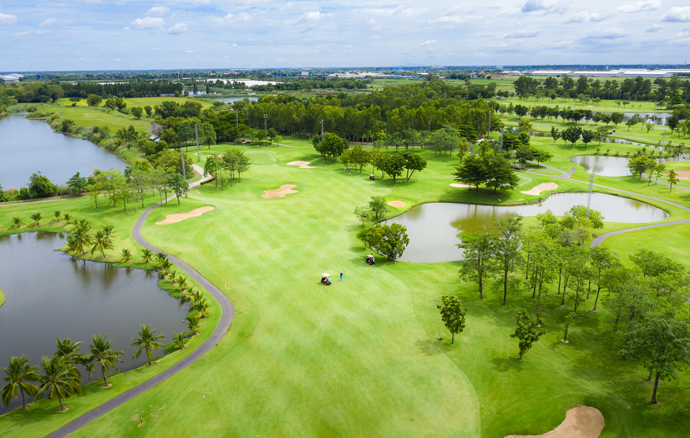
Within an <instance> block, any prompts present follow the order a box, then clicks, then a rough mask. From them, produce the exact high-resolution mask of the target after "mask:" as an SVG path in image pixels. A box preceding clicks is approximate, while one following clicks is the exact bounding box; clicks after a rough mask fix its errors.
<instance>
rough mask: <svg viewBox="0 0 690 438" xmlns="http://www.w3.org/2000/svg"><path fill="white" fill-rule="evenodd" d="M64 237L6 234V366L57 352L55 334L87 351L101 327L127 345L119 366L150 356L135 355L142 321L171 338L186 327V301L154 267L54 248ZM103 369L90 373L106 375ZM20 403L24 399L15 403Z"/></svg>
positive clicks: (117, 345) (2, 270) (117, 344)
mask: <svg viewBox="0 0 690 438" xmlns="http://www.w3.org/2000/svg"><path fill="white" fill-rule="evenodd" d="M64 242H65V238H64V235H61V234H55V233H43V232H38V233H22V234H12V235H6V236H0V288H2V290H3V292H4V294H5V304H4V305H3V306H2V307H0V366H3V367H4V366H7V365H8V364H9V360H10V357H11V356H21V355H22V354H24V355H26V357H28V358H29V359H30V360H31V364H32V365H40V362H41V357H42V356H52V355H53V353H54V352H55V349H56V345H55V344H56V343H55V338H56V337H59V338H61V339H62V338H64V337H70V338H71V339H72V340H73V341H82V342H83V344H82V346H81V352H82V353H88V352H89V344H90V343H91V338H92V336H93V335H94V334H96V333H100V334H103V335H105V334H108V335H110V339H111V340H112V344H111V345H112V347H113V348H114V349H116V350H123V351H124V352H125V354H124V355H123V356H121V358H122V359H123V360H124V363H122V364H119V365H118V367H119V368H120V371H126V370H131V369H132V368H133V367H134V366H138V365H141V364H143V363H145V362H146V360H145V359H144V357H143V356H142V357H141V358H140V359H138V360H132V354H134V351H135V347H131V346H130V345H129V343H130V342H132V337H133V336H136V332H137V330H138V329H139V325H140V324H151V326H152V327H153V328H155V329H157V332H156V333H158V334H160V333H164V334H165V339H163V340H162V342H165V343H168V342H169V341H170V338H171V337H172V335H173V333H174V332H183V331H184V330H185V327H186V326H185V324H184V323H183V322H182V320H183V319H184V317H185V316H186V315H187V312H188V306H187V305H180V304H179V302H178V300H177V299H175V298H174V297H172V296H170V295H169V294H168V293H167V292H166V291H165V290H163V289H161V288H160V287H159V286H158V277H157V275H156V273H155V272H153V271H145V270H141V269H131V268H116V267H114V266H113V265H112V264H109V263H95V262H88V261H87V262H84V261H83V260H77V259H75V258H73V257H71V256H69V255H67V254H65V253H63V252H61V251H55V249H56V248H59V247H61V246H62V245H63V244H64ZM160 354H161V353H160V352H156V355H160ZM80 371H81V375H82V378H83V383H86V381H87V377H88V372H87V371H86V370H85V368H84V367H80ZM97 371H98V372H95V373H94V375H93V379H92V380H97V379H98V377H99V376H100V370H97ZM0 374H2V375H4V373H0ZM17 406H21V400H19V401H17V400H15V401H13V403H12V404H11V405H10V407H11V408H15V407H17ZM3 412H6V409H5V408H4V407H2V406H1V405H0V414H1V413H3Z"/></svg>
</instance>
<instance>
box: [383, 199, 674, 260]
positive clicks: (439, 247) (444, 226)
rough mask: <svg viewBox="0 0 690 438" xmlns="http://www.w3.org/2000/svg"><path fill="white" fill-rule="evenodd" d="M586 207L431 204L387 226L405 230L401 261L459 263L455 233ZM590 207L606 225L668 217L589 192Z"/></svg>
mask: <svg viewBox="0 0 690 438" xmlns="http://www.w3.org/2000/svg"><path fill="white" fill-rule="evenodd" d="M578 204H580V205H587V193H561V194H556V195H551V196H549V197H548V198H547V199H546V200H545V201H544V202H542V203H541V204H531V205H519V206H507V207H497V206H489V205H476V204H454V203H431V204H422V205H418V206H415V207H413V208H411V209H410V210H408V211H407V212H405V213H403V214H402V215H400V216H397V217H395V218H393V219H389V220H388V221H386V223H388V224H390V223H393V222H395V223H398V224H401V225H404V226H406V227H407V235H408V236H409V238H410V243H409V245H408V246H407V248H406V249H405V252H404V253H403V255H402V257H401V258H400V260H401V261H405V262H414V263H436V262H449V261H456V260H462V251H460V250H459V249H458V248H457V247H456V246H455V245H456V244H458V243H459V239H458V238H457V237H456V235H457V234H458V233H473V232H477V231H490V230H493V229H494V226H493V223H494V221H498V220H500V219H504V218H508V217H512V216H515V215H517V214H521V215H522V216H536V215H537V214H539V213H543V212H545V211H546V210H549V209H550V210H551V211H552V212H553V214H555V215H556V216H562V215H563V213H565V212H566V211H568V210H569V209H570V207H572V206H573V205H578ZM591 208H592V209H594V210H599V211H601V212H602V214H603V215H604V217H605V220H606V222H623V223H631V224H635V223H646V222H656V221H661V220H664V219H666V218H668V213H666V212H665V211H664V210H661V209H660V208H657V207H654V206H652V205H649V204H645V203H643V202H639V201H635V200H632V199H628V198H622V197H618V196H613V195H606V194H603V193H592V203H591Z"/></svg>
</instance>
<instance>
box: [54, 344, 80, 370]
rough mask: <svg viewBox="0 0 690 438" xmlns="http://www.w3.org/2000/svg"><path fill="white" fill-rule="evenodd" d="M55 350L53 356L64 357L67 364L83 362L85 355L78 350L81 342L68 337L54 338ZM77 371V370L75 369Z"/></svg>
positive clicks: (72, 364) (73, 364)
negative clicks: (62, 338)
mask: <svg viewBox="0 0 690 438" xmlns="http://www.w3.org/2000/svg"><path fill="white" fill-rule="evenodd" d="M55 341H56V342H57V350H55V354H54V355H55V356H58V357H64V358H65V360H66V361H67V364H68V365H71V366H75V365H77V364H82V365H83V364H84V360H85V356H86V355H84V354H81V353H80V352H79V349H80V348H81V342H72V340H71V339H70V338H65V339H64V340H60V338H56V339H55ZM77 372H79V370H77Z"/></svg>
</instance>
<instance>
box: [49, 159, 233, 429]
mask: <svg viewBox="0 0 690 438" xmlns="http://www.w3.org/2000/svg"><path fill="white" fill-rule="evenodd" d="M201 173H202V174H203V169H201ZM200 183H201V181H197V182H195V183H192V184H190V188H194V187H197V186H199V184H200ZM168 199H174V197H173V196H171V197H170V198H168ZM160 204H161V203H160V202H159V203H158V204H156V205H154V206H151V207H149V208H147V209H146V211H144V213H142V215H141V216H140V217H139V220H137V223H136V225H134V229H133V230H132V236H133V237H134V240H136V241H137V243H138V244H140V245H141V246H143V247H144V248H148V249H150V250H151V251H154V252H156V253H158V252H161V251H160V250H159V249H158V248H156V247H154V246H153V245H151V244H149V243H148V242H147V241H146V240H144V238H143V237H142V236H141V227H142V225H144V222H145V221H146V218H147V217H148V216H149V214H150V213H151V211H153V209H154V208H156V207H158V206H159V205H160ZM168 258H169V259H170V261H171V262H173V263H175V264H176V265H177V266H178V268H180V269H182V270H183V271H184V272H186V273H187V275H189V276H190V277H192V278H193V279H194V280H196V281H197V282H198V283H199V284H200V285H201V287H203V288H204V289H206V290H207V291H209V292H210V293H211V295H213V297H214V298H215V299H216V300H217V301H218V303H219V304H220V307H221V309H222V311H223V315H222V316H221V318H220V321H219V322H218V325H217V326H216V329H215V330H214V331H213V334H212V335H211V336H210V337H209V338H208V339H207V340H206V341H204V343H203V344H201V345H200V346H199V347H197V349H196V350H194V351H193V352H192V353H191V354H190V355H188V356H187V357H185V358H184V359H182V360H180V361H179V362H177V363H176V364H175V365H173V366H171V367H170V368H168V369H167V370H165V371H163V372H161V373H160V374H158V375H156V376H154V377H152V378H150V379H149V380H147V381H145V382H143V383H141V384H139V385H137V386H135V387H134V388H131V389H130V390H128V391H126V392H124V393H122V394H120V395H118V396H117V397H115V398H114V399H112V400H110V401H108V402H106V403H104V404H102V405H101V406H98V407H97V408H95V409H93V410H91V411H89V412H87V413H85V414H84V415H82V416H81V417H79V418H77V419H75V420H72V421H71V422H69V423H67V424H66V425H64V426H62V427H61V428H60V429H58V430H56V431H55V432H53V433H51V434H50V435H48V437H50V438H57V437H66V436H67V435H69V434H70V433H72V432H74V431H76V430H77V429H79V428H80V427H82V426H84V425H86V424H88V423H90V422H91V421H93V420H95V419H97V418H99V417H101V416H103V415H105V414H107V413H108V412H110V411H112V410H113V409H115V408H117V407H118V406H120V405H122V404H123V403H126V402H128V401H130V400H132V399H133V398H134V397H136V396H138V395H141V394H143V393H144V392H146V391H148V390H149V389H151V388H153V387H154V386H156V385H158V384H159V383H161V382H163V381H165V380H167V379H168V378H170V377H172V376H174V375H175V374H177V373H178V372H180V371H182V370H183V369H185V368H187V367H188V366H189V365H191V364H192V363H194V362H195V361H197V360H198V359H200V358H201V357H202V356H203V355H204V354H206V353H208V352H209V351H210V350H211V349H212V348H213V347H215V346H216V344H218V342H220V341H221V340H222V339H223V337H224V336H225V333H227V331H228V329H229V328H230V324H232V320H233V318H234V316H235V307H234V306H233V305H232V303H231V302H230V300H228V297H226V296H225V294H223V292H221V291H220V290H219V289H218V288H217V287H216V286H214V285H213V284H212V283H211V282H210V281H208V280H207V279H206V278H204V277H203V276H202V275H201V274H199V273H198V272H197V271H196V270H194V268H192V267H191V266H189V265H187V264H186V263H185V262H183V261H182V260H180V259H178V258H176V257H173V256H170V255H168Z"/></svg>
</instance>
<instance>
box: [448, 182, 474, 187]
mask: <svg viewBox="0 0 690 438" xmlns="http://www.w3.org/2000/svg"><path fill="white" fill-rule="evenodd" d="M450 186H451V187H474V186H471V185H469V184H458V183H453V184H450Z"/></svg>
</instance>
